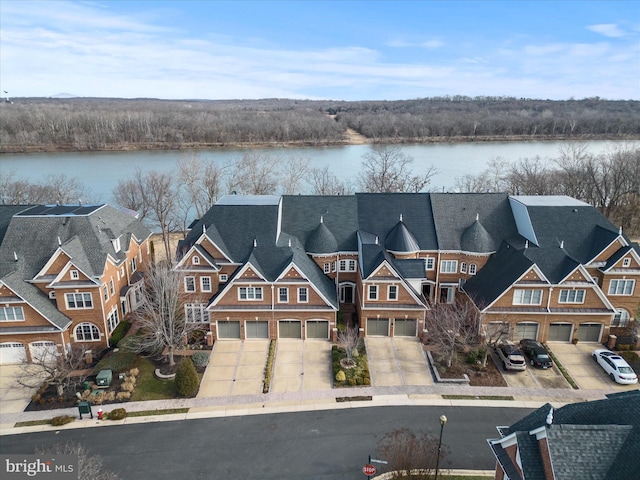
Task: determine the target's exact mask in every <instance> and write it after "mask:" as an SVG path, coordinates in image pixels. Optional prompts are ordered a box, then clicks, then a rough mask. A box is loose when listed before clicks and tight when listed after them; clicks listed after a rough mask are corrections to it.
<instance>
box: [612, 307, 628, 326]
mask: <svg viewBox="0 0 640 480" xmlns="http://www.w3.org/2000/svg"><path fill="white" fill-rule="evenodd" d="M629 318H630V316H629V312H627V311H626V310H625V309H624V308H616V314H615V316H614V317H613V322H612V323H611V326H612V327H626V326H627V325H629Z"/></svg>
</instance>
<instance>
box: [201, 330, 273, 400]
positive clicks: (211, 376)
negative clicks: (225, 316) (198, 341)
mask: <svg viewBox="0 0 640 480" xmlns="http://www.w3.org/2000/svg"><path fill="white" fill-rule="evenodd" d="M268 352H269V340H247V341H224V340H222V341H217V342H216V343H215V344H214V345H213V351H212V353H211V358H210V359H209V365H207V369H206V370H205V372H204V376H203V377H202V382H200V390H199V391H198V396H197V398H206V397H226V396H230V395H258V394H260V393H262V381H263V379H264V367H265V364H266V361H267V354H268Z"/></svg>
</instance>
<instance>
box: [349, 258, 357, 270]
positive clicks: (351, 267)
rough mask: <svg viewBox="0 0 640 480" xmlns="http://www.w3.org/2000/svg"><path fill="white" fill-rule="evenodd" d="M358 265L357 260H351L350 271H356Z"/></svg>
mask: <svg viewBox="0 0 640 480" xmlns="http://www.w3.org/2000/svg"><path fill="white" fill-rule="evenodd" d="M357 265H358V264H357V262H356V261H355V260H349V271H350V272H355V271H356V266H357Z"/></svg>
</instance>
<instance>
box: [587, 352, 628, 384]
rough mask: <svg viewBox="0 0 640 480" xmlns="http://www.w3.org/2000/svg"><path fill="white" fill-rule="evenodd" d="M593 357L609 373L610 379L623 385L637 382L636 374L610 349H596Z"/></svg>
mask: <svg viewBox="0 0 640 480" xmlns="http://www.w3.org/2000/svg"><path fill="white" fill-rule="evenodd" d="M593 359H594V360H595V361H596V362H598V365H600V366H601V367H602V369H603V370H604V371H605V372H607V373H608V374H609V377H610V378H611V380H613V381H615V382H618V383H623V384H625V385H632V384H634V383H638V375H636V373H635V372H634V371H633V369H632V368H631V367H630V366H629V364H628V363H627V362H626V360H625V359H624V358H622V357H621V356H620V355H618V354H616V353H613V352H612V351H610V350H604V349H603V350H596V351H594V352H593Z"/></svg>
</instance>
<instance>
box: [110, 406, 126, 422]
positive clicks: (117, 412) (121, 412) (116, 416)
mask: <svg viewBox="0 0 640 480" xmlns="http://www.w3.org/2000/svg"><path fill="white" fill-rule="evenodd" d="M126 417H127V411H126V410H125V409H124V408H114V409H113V410H111V411H110V412H109V416H108V418H109V420H122V419H124V418H126Z"/></svg>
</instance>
